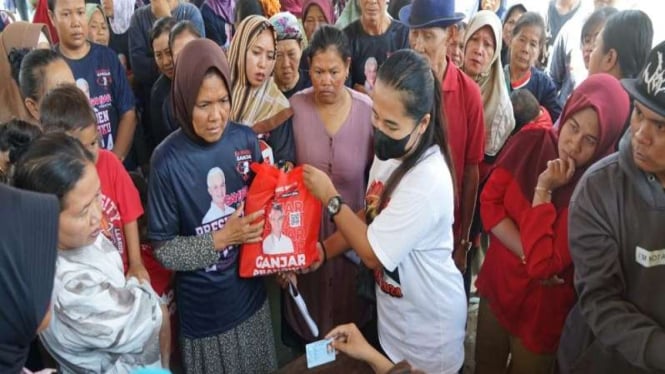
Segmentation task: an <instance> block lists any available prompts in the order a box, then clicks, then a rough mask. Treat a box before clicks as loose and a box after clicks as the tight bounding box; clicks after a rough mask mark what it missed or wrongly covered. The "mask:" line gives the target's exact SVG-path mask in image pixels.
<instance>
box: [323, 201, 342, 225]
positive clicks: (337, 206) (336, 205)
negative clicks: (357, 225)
mask: <svg viewBox="0 0 665 374" xmlns="http://www.w3.org/2000/svg"><path fill="white" fill-rule="evenodd" d="M342 204H344V202H343V201H342V197H341V196H339V195H337V196H333V197H331V198H330V200H328V205H327V206H326V208H327V209H328V215H329V216H330V220H331V221H332V220H333V218H335V216H336V215H337V213H339V211H340V210H342Z"/></svg>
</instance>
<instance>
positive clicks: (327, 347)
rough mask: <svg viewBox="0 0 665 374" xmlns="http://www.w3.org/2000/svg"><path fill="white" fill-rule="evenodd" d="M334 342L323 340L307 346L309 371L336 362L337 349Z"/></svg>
mask: <svg viewBox="0 0 665 374" xmlns="http://www.w3.org/2000/svg"><path fill="white" fill-rule="evenodd" d="M332 342H333V339H323V340H319V341H316V342H314V343H310V344H307V345H306V346H305V353H306V354H307V368H308V369H311V368H313V367H316V366H319V365H323V364H327V363H329V362H333V361H335V348H333V346H332Z"/></svg>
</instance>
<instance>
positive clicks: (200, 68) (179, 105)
mask: <svg viewBox="0 0 665 374" xmlns="http://www.w3.org/2000/svg"><path fill="white" fill-rule="evenodd" d="M182 53H183V56H194V55H196V58H181V59H178V62H177V63H176V65H175V75H174V77H173V82H172V85H171V100H172V103H173V111H174V113H175V118H176V120H177V121H178V123H179V125H180V128H181V129H182V132H184V133H185V135H187V137H188V138H190V139H191V140H193V141H195V142H197V143H199V144H206V141H205V140H203V139H202V138H201V137H199V136H198V135H196V132H195V131H194V126H193V124H192V112H193V111H194V105H195V104H196V98H197V96H198V95H199V89H200V88H201V84H202V83H203V78H204V77H205V75H206V72H208V70H209V69H211V68H212V69H216V70H217V71H218V72H219V73H220V74H221V75H222V78H223V79H224V82H225V83H226V88H227V89H229V88H230V86H231V85H230V84H229V82H231V79H230V78H231V73H230V70H229V64H228V62H227V61H226V56H224V52H223V51H222V49H221V48H220V47H219V46H218V45H217V44H216V43H215V42H213V41H212V40H210V39H196V40H193V41H191V42H189V43H187V45H186V46H185V48H183V50H182ZM234 102H235V100H233V99H231V104H233V103H234Z"/></svg>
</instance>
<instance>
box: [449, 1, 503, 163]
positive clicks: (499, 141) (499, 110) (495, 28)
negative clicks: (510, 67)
mask: <svg viewBox="0 0 665 374" xmlns="http://www.w3.org/2000/svg"><path fill="white" fill-rule="evenodd" d="M486 26H489V27H490V29H491V30H492V33H493V34H494V55H493V56H492V61H491V62H490V66H489V70H488V71H486V72H483V73H481V74H480V75H479V76H476V77H472V78H473V79H474V80H475V81H476V83H478V85H479V86H480V92H481V94H482V97H483V113H484V116H485V154H486V155H488V156H496V155H497V153H499V151H500V150H501V148H502V147H503V144H504V143H505V142H506V140H507V139H508V137H509V136H510V133H511V132H512V131H513V129H514V128H515V117H514V116H513V106H512V104H511V103H510V95H509V94H508V90H507V88H506V85H505V77H504V73H503V67H502V66H501V43H502V38H501V35H502V34H501V32H502V31H501V30H502V25H501V20H500V19H499V17H497V15H496V14H495V13H494V12H491V11H489V10H481V11H479V12H478V13H476V15H475V16H473V18H471V20H470V21H469V26H468V28H467V31H466V34H465V35H464V49H466V45H467V44H468V42H469V39H471V37H472V36H473V34H475V33H476V32H477V31H478V30H480V29H482V28H483V27H486ZM462 69H464V68H463V67H462Z"/></svg>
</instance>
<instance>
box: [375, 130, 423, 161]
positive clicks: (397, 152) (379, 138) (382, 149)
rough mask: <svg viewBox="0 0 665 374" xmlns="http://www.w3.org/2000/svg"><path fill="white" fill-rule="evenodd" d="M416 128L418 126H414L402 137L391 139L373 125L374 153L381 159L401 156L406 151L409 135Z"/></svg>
mask: <svg viewBox="0 0 665 374" xmlns="http://www.w3.org/2000/svg"><path fill="white" fill-rule="evenodd" d="M416 128H418V126H415V127H414V128H413V130H411V132H410V133H409V135H406V136H405V137H403V138H402V139H393V138H391V137H389V136H388V135H386V134H384V133H383V132H382V131H381V130H379V129H377V128H376V127H375V128H374V154H375V155H376V157H378V158H379V160H381V161H385V160H388V159H391V158H401V157H403V156H404V155H405V154H406V153H407V152H408V150H407V149H406V144H407V143H408V142H409V139H411V135H412V134H413V132H414V131H415V130H416Z"/></svg>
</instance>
